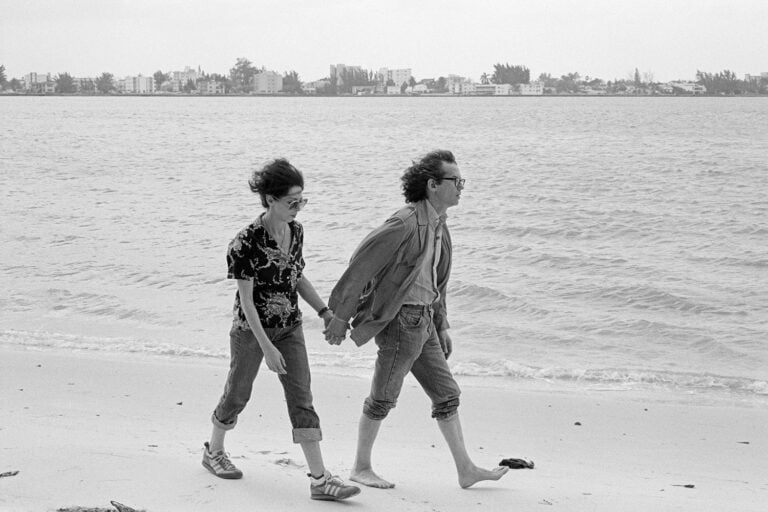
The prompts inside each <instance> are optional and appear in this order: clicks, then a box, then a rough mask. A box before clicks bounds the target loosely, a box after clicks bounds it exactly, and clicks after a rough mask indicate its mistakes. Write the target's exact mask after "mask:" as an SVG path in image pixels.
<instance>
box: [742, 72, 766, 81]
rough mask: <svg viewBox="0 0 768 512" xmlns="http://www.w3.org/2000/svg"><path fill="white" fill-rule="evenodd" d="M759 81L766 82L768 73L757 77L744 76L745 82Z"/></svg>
mask: <svg viewBox="0 0 768 512" xmlns="http://www.w3.org/2000/svg"><path fill="white" fill-rule="evenodd" d="M760 80H768V71H764V72H762V73H760V74H759V75H750V74H749V73H747V74H746V75H744V81H745V82H759V81H760Z"/></svg>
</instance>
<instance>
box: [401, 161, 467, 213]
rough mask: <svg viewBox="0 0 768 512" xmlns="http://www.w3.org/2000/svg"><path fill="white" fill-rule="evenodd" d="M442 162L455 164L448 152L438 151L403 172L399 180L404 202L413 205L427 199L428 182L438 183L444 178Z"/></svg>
mask: <svg viewBox="0 0 768 512" xmlns="http://www.w3.org/2000/svg"><path fill="white" fill-rule="evenodd" d="M443 162H446V163H449V164H455V163H456V159H455V158H454V157H453V153H451V152H450V151H447V150H443V149H438V150H435V151H431V152H429V153H427V154H426V155H424V157H422V158H421V160H419V161H418V162H413V165H411V166H410V167H409V168H407V169H406V170H405V172H404V173H403V176H402V177H401V178H400V180H401V181H402V182H403V183H402V187H403V195H404V196H405V200H406V202H408V203H415V202H417V201H421V200H422V199H426V198H427V183H429V180H430V179H433V180H437V181H440V180H441V179H442V178H443V176H445V171H444V170H443Z"/></svg>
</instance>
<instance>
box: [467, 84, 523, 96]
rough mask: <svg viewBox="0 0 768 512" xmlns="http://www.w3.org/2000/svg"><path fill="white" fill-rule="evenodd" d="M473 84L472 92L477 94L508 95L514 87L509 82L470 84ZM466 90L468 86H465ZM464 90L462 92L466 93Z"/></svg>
mask: <svg viewBox="0 0 768 512" xmlns="http://www.w3.org/2000/svg"><path fill="white" fill-rule="evenodd" d="M472 85H473V86H474V94H475V95H477V96H509V95H510V94H512V92H513V91H514V89H513V88H512V85H510V84H472ZM465 90H466V91H468V88H466V87H465ZM468 93H469V92H465V93H464V94H468Z"/></svg>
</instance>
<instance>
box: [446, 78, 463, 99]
mask: <svg viewBox="0 0 768 512" xmlns="http://www.w3.org/2000/svg"><path fill="white" fill-rule="evenodd" d="M466 81H467V79H466V78H465V77H463V76H459V75H448V76H447V77H446V78H445V88H446V89H448V92H450V93H451V94H461V84H462V83H463V82H466ZM457 90H458V92H456V91H457Z"/></svg>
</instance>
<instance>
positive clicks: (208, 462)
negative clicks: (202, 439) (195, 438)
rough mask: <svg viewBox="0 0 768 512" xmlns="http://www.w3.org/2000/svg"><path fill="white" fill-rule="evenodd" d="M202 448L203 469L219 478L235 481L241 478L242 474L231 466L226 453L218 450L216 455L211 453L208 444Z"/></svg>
mask: <svg viewBox="0 0 768 512" xmlns="http://www.w3.org/2000/svg"><path fill="white" fill-rule="evenodd" d="M204 446H205V448H204V449H203V467H204V468H205V469H207V470H208V471H210V472H211V473H213V474H214V475H216V476H218V477H219V478H226V479H228V480H236V479H238V478H242V477H243V472H242V471H240V470H239V469H237V468H236V467H235V465H234V464H232V461H231V460H229V454H228V453H227V452H225V451H224V450H219V451H218V452H216V453H211V446H210V445H209V444H208V443H205V445H204Z"/></svg>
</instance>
